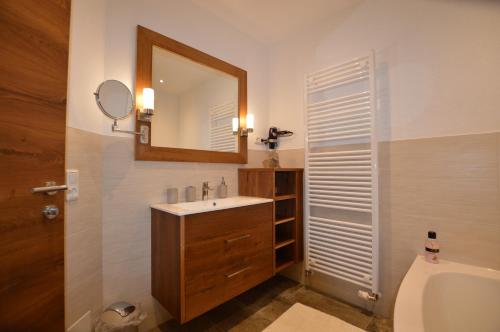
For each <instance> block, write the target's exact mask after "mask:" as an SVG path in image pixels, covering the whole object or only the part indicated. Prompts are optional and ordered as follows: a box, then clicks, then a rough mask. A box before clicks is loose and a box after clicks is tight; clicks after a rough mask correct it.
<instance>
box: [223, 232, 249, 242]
mask: <svg viewBox="0 0 500 332" xmlns="http://www.w3.org/2000/svg"><path fill="white" fill-rule="evenodd" d="M249 237H250V234H245V235H241V236H238V237H234V238H232V239H229V240H226V244H231V243H233V242H236V241H240V240H244V239H248V238H249Z"/></svg>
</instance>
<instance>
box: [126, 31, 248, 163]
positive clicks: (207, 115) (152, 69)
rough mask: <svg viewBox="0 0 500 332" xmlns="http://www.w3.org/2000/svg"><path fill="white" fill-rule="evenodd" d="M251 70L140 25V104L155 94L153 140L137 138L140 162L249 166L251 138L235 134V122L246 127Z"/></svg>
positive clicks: (140, 121)
mask: <svg viewBox="0 0 500 332" xmlns="http://www.w3.org/2000/svg"><path fill="white" fill-rule="evenodd" d="M246 75H247V74H246V71H244V70H242V69H240V68H238V67H236V66H233V65H231V64H229V63H227V62H224V61H222V60H220V59H217V58H215V57H213V56H211V55H208V54H206V53H204V52H201V51H199V50H197V49H194V48H192V47H190V46H187V45H185V44H182V43H180V42H178V41H175V40H173V39H170V38H168V37H165V36H163V35H161V34H159V33H157V32H154V31H151V30H149V29H146V28H144V27H142V26H138V27H137V72H136V102H137V104H138V105H137V106H138V109H141V94H142V91H143V89H144V88H153V90H154V100H155V102H154V115H153V116H151V121H150V122H147V121H142V120H141V119H140V117H138V118H137V128H138V127H140V126H142V125H148V126H149V127H150V128H149V131H150V138H151V139H150V140H149V143H148V144H140V142H139V141H138V140H136V145H135V157H136V160H156V161H160V160H164V161H192V162H210V163H240V164H243V163H246V162H247V137H245V136H242V135H239V134H238V135H234V134H233V129H232V119H233V118H239V124H240V126H241V125H242V124H244V123H245V119H246V112H247V110H246V106H247V91H246V90H247V82H246Z"/></svg>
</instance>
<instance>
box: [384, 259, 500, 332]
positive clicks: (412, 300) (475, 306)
mask: <svg viewBox="0 0 500 332" xmlns="http://www.w3.org/2000/svg"><path fill="white" fill-rule="evenodd" d="M394 331H395V332H424V331H425V332H448V331H450V332H500V271H496V270H491V269H486V268H481V267H476V266H472V265H465V264H459V263H453V262H448V261H441V262H440V263H439V264H430V263H427V262H426V261H425V260H424V258H423V256H417V258H416V259H415V261H414V262H413V264H412V266H411V267H410V269H409V270H408V272H407V273H406V276H405V277H404V279H403V283H402V284H401V287H400V288H399V291H398V295H397V297H396V306H395V309H394Z"/></svg>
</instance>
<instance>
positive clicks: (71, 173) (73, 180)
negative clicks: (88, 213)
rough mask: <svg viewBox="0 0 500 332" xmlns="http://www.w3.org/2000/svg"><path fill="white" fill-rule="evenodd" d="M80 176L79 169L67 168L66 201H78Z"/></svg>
mask: <svg viewBox="0 0 500 332" xmlns="http://www.w3.org/2000/svg"><path fill="white" fill-rule="evenodd" d="M78 178H79V172H78V170H77V169H67V170H66V186H67V187H68V190H66V201H68V202H71V201H76V200H77V199H78V193H79V190H78Z"/></svg>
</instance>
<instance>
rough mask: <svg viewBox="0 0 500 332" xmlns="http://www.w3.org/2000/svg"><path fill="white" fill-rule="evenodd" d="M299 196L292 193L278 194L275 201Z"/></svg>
mask: <svg viewBox="0 0 500 332" xmlns="http://www.w3.org/2000/svg"><path fill="white" fill-rule="evenodd" d="M296 197H297V196H296V195H295V194H290V195H282V196H276V197H275V198H274V200H275V201H284V200H287V199H295V198H296Z"/></svg>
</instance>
